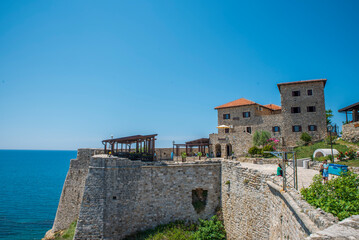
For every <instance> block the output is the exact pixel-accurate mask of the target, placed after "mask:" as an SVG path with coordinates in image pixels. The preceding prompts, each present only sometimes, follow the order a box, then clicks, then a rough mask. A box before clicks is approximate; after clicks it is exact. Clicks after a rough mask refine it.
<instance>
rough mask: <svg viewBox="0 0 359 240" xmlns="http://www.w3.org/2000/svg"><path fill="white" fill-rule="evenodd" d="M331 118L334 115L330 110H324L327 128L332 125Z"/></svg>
mask: <svg viewBox="0 0 359 240" xmlns="http://www.w3.org/2000/svg"><path fill="white" fill-rule="evenodd" d="M333 116H334V115H333V111H332V109H327V110H325V117H326V118H327V126H328V125H329V124H331V123H332V118H333Z"/></svg>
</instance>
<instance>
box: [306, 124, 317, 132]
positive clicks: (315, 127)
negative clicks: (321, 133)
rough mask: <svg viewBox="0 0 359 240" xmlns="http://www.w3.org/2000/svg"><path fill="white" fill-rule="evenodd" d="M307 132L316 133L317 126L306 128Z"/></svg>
mask: <svg viewBox="0 0 359 240" xmlns="http://www.w3.org/2000/svg"><path fill="white" fill-rule="evenodd" d="M308 131H311V132H312V131H317V126H316V125H309V126H308Z"/></svg>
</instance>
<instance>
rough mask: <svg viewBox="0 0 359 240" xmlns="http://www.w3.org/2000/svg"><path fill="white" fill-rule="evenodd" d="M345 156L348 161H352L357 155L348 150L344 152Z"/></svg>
mask: <svg viewBox="0 0 359 240" xmlns="http://www.w3.org/2000/svg"><path fill="white" fill-rule="evenodd" d="M345 155H346V156H347V157H348V158H349V160H353V159H355V158H356V156H357V153H356V152H355V151H354V150H353V149H349V151H347V152H345Z"/></svg>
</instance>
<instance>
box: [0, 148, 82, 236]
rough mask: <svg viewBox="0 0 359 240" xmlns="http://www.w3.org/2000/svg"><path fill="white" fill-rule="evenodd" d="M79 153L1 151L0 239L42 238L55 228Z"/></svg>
mask: <svg viewBox="0 0 359 240" xmlns="http://www.w3.org/2000/svg"><path fill="white" fill-rule="evenodd" d="M76 154H77V152H76V151H43V150H0V239H11V240H15V239H41V238H42V237H44V235H45V233H46V231H47V230H49V229H50V228H51V227H52V224H53V221H54V219H55V215H56V209H57V205H58V203H59V199H60V195H61V191H62V186H63V184H64V181H65V178H66V174H67V170H68V168H69V165H70V159H74V158H76Z"/></svg>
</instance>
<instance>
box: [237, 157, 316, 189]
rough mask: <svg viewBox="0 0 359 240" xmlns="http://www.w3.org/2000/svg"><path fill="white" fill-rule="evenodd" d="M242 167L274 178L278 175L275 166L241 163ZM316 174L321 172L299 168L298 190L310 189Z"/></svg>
mask: <svg viewBox="0 0 359 240" xmlns="http://www.w3.org/2000/svg"><path fill="white" fill-rule="evenodd" d="M241 166H243V167H246V168H250V169H255V170H258V171H259V172H262V173H265V174H273V176H275V175H276V174H277V165H273V164H253V163H246V162H241ZM315 174H319V172H318V171H316V170H313V169H304V168H302V167H298V188H299V189H301V188H303V187H309V185H310V184H311V183H312V179H313V177H314V175H315ZM275 181H281V177H275Z"/></svg>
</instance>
